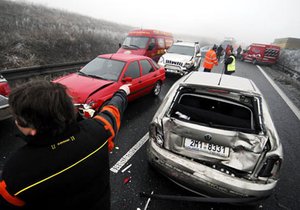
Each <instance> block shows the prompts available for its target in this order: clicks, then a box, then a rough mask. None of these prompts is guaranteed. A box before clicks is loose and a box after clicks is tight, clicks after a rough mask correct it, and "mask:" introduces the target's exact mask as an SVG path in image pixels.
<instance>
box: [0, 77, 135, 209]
mask: <svg viewBox="0 0 300 210" xmlns="http://www.w3.org/2000/svg"><path fill="white" fill-rule="evenodd" d="M128 86H129V85H123V86H121V88H120V89H119V90H118V91H117V92H116V93H115V94H114V96H113V97H112V99H111V100H110V102H109V103H108V104H107V105H106V106H104V107H103V109H102V110H101V111H100V112H99V113H98V114H97V115H96V116H94V117H93V118H90V119H85V120H82V121H79V122H77V121H76V113H75V110H74V106H73V103H72V100H71V98H70V97H69V96H68V95H67V92H66V87H65V86H63V85H61V84H59V83H52V82H49V81H33V82H29V83H28V84H24V85H22V86H19V87H17V88H15V89H14V90H13V91H12V92H11V94H10V96H9V105H10V107H11V110H12V113H13V115H14V118H15V124H16V126H17V127H18V129H19V131H20V134H21V138H22V139H23V140H25V141H26V144H25V145H24V146H23V147H21V148H19V149H18V150H17V151H16V152H15V153H14V154H13V155H12V156H11V157H10V159H9V160H8V161H7V162H6V164H5V166H4V168H3V173H2V178H1V180H0V209H1V210H6V209H24V210H25V209H26V210H29V209H30V210H33V209H39V210H41V209H43V210H46V209H52V210H53V209H85V210H90V209H105V210H106V209H110V176H109V174H110V172H109V150H111V149H112V148H113V146H114V143H113V140H114V137H115V136H116V134H117V132H118V130H119V128H120V123H121V119H122V115H123V112H124V110H125V108H126V106H127V95H128V94H129V92H130V90H129V87H128Z"/></svg>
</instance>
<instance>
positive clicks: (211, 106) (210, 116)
mask: <svg viewBox="0 0 300 210" xmlns="http://www.w3.org/2000/svg"><path fill="white" fill-rule="evenodd" d="M170 114H171V117H175V118H178V119H181V120H187V121H191V122H194V123H199V124H204V125H208V126H211V127H216V128H224V129H226V128H227V129H233V130H242V131H249V132H251V131H254V125H253V124H254V120H253V112H252V110H251V109H250V108H249V107H247V106H245V105H243V104H239V103H237V102H233V101H231V100H226V99H224V98H219V97H215V96H208V95H199V94H193V93H184V94H181V95H179V98H178V99H177V102H175V104H174V106H173V108H172V110H171V113H170Z"/></svg>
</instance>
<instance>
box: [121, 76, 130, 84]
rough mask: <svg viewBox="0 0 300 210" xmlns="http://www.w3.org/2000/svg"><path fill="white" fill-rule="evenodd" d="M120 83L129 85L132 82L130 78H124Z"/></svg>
mask: <svg viewBox="0 0 300 210" xmlns="http://www.w3.org/2000/svg"><path fill="white" fill-rule="evenodd" d="M122 82H124V83H131V82H132V77H124V78H123V79H122Z"/></svg>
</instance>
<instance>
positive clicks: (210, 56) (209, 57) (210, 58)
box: [203, 50, 218, 69]
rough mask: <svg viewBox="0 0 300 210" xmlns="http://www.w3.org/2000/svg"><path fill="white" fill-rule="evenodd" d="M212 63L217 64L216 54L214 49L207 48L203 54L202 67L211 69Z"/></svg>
mask: <svg viewBox="0 0 300 210" xmlns="http://www.w3.org/2000/svg"><path fill="white" fill-rule="evenodd" d="M214 65H218V59H217V55H216V52H215V51H214V50H209V51H207V53H206V55H205V60H204V63H203V67H204V68H206V69H212V68H213V67H214Z"/></svg>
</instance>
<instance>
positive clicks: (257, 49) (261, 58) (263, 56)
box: [241, 43, 280, 64]
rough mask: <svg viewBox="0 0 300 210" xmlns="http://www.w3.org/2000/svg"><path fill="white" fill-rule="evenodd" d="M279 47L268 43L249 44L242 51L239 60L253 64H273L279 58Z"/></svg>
mask: <svg viewBox="0 0 300 210" xmlns="http://www.w3.org/2000/svg"><path fill="white" fill-rule="evenodd" d="M279 54H280V47H278V46H276V45H269V44H256V43H254V44H251V45H250V46H249V47H247V49H246V50H245V51H244V52H243V53H242V57H241V60H246V61H250V62H252V63H253V64H275V63H276V62H277V60H278V58H279Z"/></svg>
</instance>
